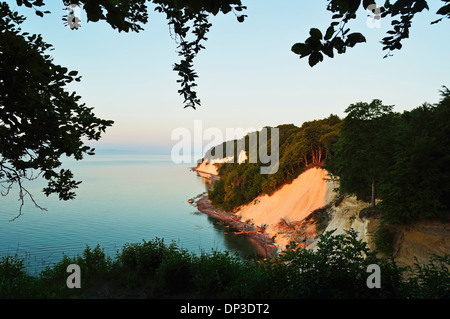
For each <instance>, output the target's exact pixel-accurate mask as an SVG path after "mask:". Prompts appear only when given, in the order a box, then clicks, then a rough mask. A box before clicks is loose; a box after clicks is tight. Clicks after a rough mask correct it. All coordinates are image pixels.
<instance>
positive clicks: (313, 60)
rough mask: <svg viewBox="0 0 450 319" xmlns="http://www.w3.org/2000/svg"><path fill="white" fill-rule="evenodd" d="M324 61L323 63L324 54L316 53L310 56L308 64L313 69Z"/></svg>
mask: <svg viewBox="0 0 450 319" xmlns="http://www.w3.org/2000/svg"><path fill="white" fill-rule="evenodd" d="M322 61H323V54H322V53H320V52H317V51H315V52H313V53H311V55H310V56H309V60H308V63H309V65H310V66H311V67H313V66H315V65H316V64H317V63H319V62H322Z"/></svg>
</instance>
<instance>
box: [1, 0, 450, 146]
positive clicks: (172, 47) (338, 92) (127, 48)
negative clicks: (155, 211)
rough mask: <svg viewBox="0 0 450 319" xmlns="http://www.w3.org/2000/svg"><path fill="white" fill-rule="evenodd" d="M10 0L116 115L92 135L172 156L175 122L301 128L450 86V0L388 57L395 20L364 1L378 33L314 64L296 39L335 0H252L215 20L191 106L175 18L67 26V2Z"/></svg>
mask: <svg viewBox="0 0 450 319" xmlns="http://www.w3.org/2000/svg"><path fill="white" fill-rule="evenodd" d="M6 2H7V3H8V4H9V5H10V7H11V8H12V9H13V10H17V11H18V12H19V13H22V14H24V15H26V16H27V21H26V22H25V23H24V24H23V25H22V29H23V30H24V31H27V32H30V33H37V34H42V35H43V38H44V41H45V42H47V43H50V44H52V45H53V47H54V50H53V51H52V52H51V55H52V57H53V58H54V63H56V64H60V65H62V66H65V67H67V68H68V69H69V70H77V71H78V72H79V75H81V76H82V81H81V82H79V83H75V82H74V83H73V84H70V86H69V87H68V90H70V91H75V92H76V93H77V95H80V96H81V97H82V99H81V101H82V102H84V103H86V105H87V106H89V107H94V113H95V114H96V115H97V116H99V117H101V118H104V119H110V120H114V121H115V124H114V125H113V127H110V128H109V129H107V131H106V134H104V135H103V137H102V139H101V140H100V141H99V142H95V143H92V142H89V143H88V144H89V145H92V146H94V147H96V148H97V150H99V151H102V150H128V151H136V152H146V153H152V154H170V151H171V149H172V148H173V147H174V145H175V144H176V143H177V140H172V133H173V132H174V130H176V129H177V128H186V129H188V130H189V131H190V132H192V139H194V138H195V136H194V135H195V134H194V132H195V129H194V126H195V123H201V127H202V129H203V130H206V129H207V128H215V129H216V130H218V131H220V132H223V137H224V138H225V139H226V129H238V128H243V129H250V128H256V129H258V128H261V127H264V126H277V125H280V124H294V125H297V126H301V125H302V123H303V122H305V121H311V120H314V119H321V118H325V117H328V116H329V115H330V114H337V115H338V116H341V117H344V116H345V112H344V111H345V109H346V108H347V107H348V106H349V105H350V104H352V103H357V102H370V101H372V100H373V99H380V100H382V101H383V103H384V104H387V105H394V106H395V107H394V110H395V111H398V112H402V111H404V110H411V109H413V108H416V107H418V106H420V105H422V104H423V103H424V102H429V103H436V102H438V101H439V90H440V89H441V87H442V85H446V86H449V87H450V83H449V78H448V74H449V71H450V64H448V57H449V56H450V42H449V41H446V40H445V39H447V38H448V33H449V32H448V31H449V30H450V21H448V20H444V21H441V22H440V23H438V24H435V25H431V24H430V22H431V21H434V20H436V19H437V17H436V15H435V12H436V11H437V10H438V9H439V6H442V2H440V1H429V5H430V10H429V11H428V12H424V13H422V14H419V15H417V16H416V18H415V19H414V21H413V27H412V29H411V32H410V38H409V39H407V40H405V41H404V42H403V48H402V50H400V51H396V52H395V53H394V56H392V57H389V58H387V59H383V56H384V55H385V51H383V50H382V44H381V43H380V40H381V39H382V38H383V37H384V36H385V35H386V31H388V30H389V27H390V23H389V21H388V20H383V19H382V20H381V21H380V27H379V28H373V27H372V28H371V27H369V26H368V23H367V15H366V12H364V11H362V12H361V13H360V14H359V15H358V19H357V20H356V21H354V22H352V23H351V24H350V25H349V27H351V28H352V32H361V33H363V34H364V35H365V37H366V39H367V43H363V44H358V45H356V46H355V47H354V48H351V49H348V50H347V52H346V53H345V54H343V55H337V54H336V55H335V58H333V59H329V58H327V57H325V59H324V61H323V62H322V63H319V64H318V65H316V66H315V67H313V68H311V67H310V66H309V65H308V63H307V60H306V59H299V57H298V56H297V55H295V54H293V53H292V52H291V47H292V45H293V44H295V43H297V42H303V41H304V40H305V39H306V38H308V36H309V30H310V28H312V27H317V28H319V29H321V30H322V31H325V30H326V27H327V26H328V25H329V23H330V22H331V15H332V14H331V13H330V12H328V11H327V10H326V5H327V1H325V0H315V1H298V0H285V1H282V2H281V1H277V2H275V1H268V0H243V3H244V5H246V6H247V8H248V9H247V12H246V13H245V14H247V15H248V17H247V18H246V19H245V22H243V23H239V22H238V21H237V20H236V17H235V16H234V14H233V13H230V14H227V15H223V14H219V15H217V16H215V17H212V18H211V20H210V21H211V23H212V25H213V26H212V28H211V31H210V33H209V34H208V41H207V42H206V44H205V47H206V49H205V50H203V51H202V52H200V54H199V55H198V56H197V58H196V60H195V70H196V72H197V74H198V75H199V78H198V80H197V84H198V87H197V92H198V95H199V97H200V99H201V101H202V105H201V106H200V107H198V108H197V109H196V110H194V109H191V108H183V106H184V105H183V99H182V97H181V96H180V95H179V94H178V92H177V91H178V89H179V85H178V83H177V82H176V81H177V79H178V76H177V74H176V72H174V71H173V70H172V66H173V64H174V63H176V62H178V61H179V57H178V56H177V53H176V43H175V42H174V40H173V39H172V38H171V36H170V33H169V27H168V25H167V22H166V20H165V16H164V15H163V14H161V13H158V12H154V11H153V10H152V8H153V7H151V9H150V10H149V22H148V23H147V24H146V25H145V26H144V29H145V30H144V31H141V32H140V33H123V32H122V33H119V32H118V31H117V30H114V29H112V28H111V27H110V26H109V24H107V23H106V22H102V21H101V22H96V23H93V22H87V21H86V16H85V13H84V12H82V16H81V25H82V27H81V28H80V29H78V30H71V29H70V28H68V27H65V26H64V23H63V21H62V16H63V15H64V14H65V12H64V10H63V9H64V7H63V5H62V1H58V0H52V1H50V0H47V1H44V2H46V7H45V10H50V11H51V14H49V15H46V16H45V17H44V18H40V17H38V16H36V15H35V14H34V12H33V11H34V10H33V9H27V8H25V7H18V6H17V5H16V1H13V0H8V1H6ZM196 121H197V122H196ZM199 121H201V122H199ZM207 143H208V141H204V144H207Z"/></svg>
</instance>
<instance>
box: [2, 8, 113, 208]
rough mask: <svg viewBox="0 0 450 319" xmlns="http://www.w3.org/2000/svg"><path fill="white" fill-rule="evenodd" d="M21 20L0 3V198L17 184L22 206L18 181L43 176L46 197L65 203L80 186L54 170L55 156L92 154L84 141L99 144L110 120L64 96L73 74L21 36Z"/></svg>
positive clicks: (38, 43)
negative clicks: (99, 116)
mask: <svg viewBox="0 0 450 319" xmlns="http://www.w3.org/2000/svg"><path fill="white" fill-rule="evenodd" d="M24 20H25V18H24V17H22V16H19V15H18V14H17V13H13V12H12V11H11V10H10V9H9V6H8V5H7V4H6V3H4V2H2V3H0V182H1V184H2V186H3V187H4V189H3V190H2V195H6V194H8V192H9V191H10V189H11V188H12V186H13V185H15V184H17V185H18V186H19V196H20V200H21V202H22V205H23V202H24V197H25V196H30V198H31V199H33V198H32V195H31V194H30V192H29V191H28V190H27V189H26V188H25V186H24V185H23V181H24V180H32V179H35V178H37V177H38V176H42V177H44V178H45V179H46V180H48V185H47V187H46V188H45V189H44V192H45V194H46V195H50V194H52V193H55V194H58V196H59V198H60V199H62V200H68V199H71V198H73V197H74V196H75V193H74V192H73V189H75V188H76V187H77V185H78V184H79V183H80V182H76V181H75V180H74V179H73V175H72V172H71V171H70V170H65V169H60V170H59V171H57V169H59V167H60V166H61V161H60V158H61V157H62V156H68V157H74V158H75V159H76V160H80V159H82V158H83V156H84V155H85V154H88V155H91V154H93V151H94V150H93V149H92V148H91V147H89V146H87V145H85V144H84V141H85V140H98V139H99V138H100V136H101V134H102V133H103V132H105V130H106V128H107V127H108V126H110V125H112V123H113V122H112V121H107V120H103V119H100V118H98V117H96V116H95V115H94V113H93V112H92V108H89V107H87V106H85V105H84V104H80V103H79V100H80V97H79V96H77V95H75V93H69V92H67V90H66V89H65V87H66V85H67V84H68V83H70V82H72V81H74V80H75V81H80V77H79V76H78V73H77V72H76V71H69V70H68V69H67V68H65V67H62V66H59V65H56V64H54V63H53V61H52V60H53V59H52V58H51V56H50V55H49V51H51V49H52V46H51V45H49V44H47V43H45V42H44V41H43V39H42V36H40V35H35V34H29V33H27V32H23V31H22V30H21V29H20V24H21V23H22V22H23V21H24ZM33 201H34V200H33ZM35 204H36V205H38V204H37V203H35ZM21 207H22V206H21ZM19 214H20V213H19Z"/></svg>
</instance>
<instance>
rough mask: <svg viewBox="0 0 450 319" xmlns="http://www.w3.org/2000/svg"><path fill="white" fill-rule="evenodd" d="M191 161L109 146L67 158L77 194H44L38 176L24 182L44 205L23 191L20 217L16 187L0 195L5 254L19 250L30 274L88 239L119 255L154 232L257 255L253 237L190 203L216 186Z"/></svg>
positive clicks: (0, 245)
mask: <svg viewBox="0 0 450 319" xmlns="http://www.w3.org/2000/svg"><path fill="white" fill-rule="evenodd" d="M192 166H193V164H176V163H174V162H173V161H172V159H171V157H170V155H148V154H132V153H131V154H124V153H117V154H115V153H106V154H97V155H94V156H88V157H86V158H84V159H83V160H81V161H75V160H72V159H65V160H64V161H63V165H62V168H66V169H70V170H71V171H72V172H73V174H74V178H75V179H76V180H79V181H82V183H81V184H80V185H79V187H78V188H77V189H76V190H75V192H76V197H75V199H73V200H69V201H62V200H59V199H58V196H57V195H50V196H48V197H47V196H45V195H44V194H43V192H42V189H43V187H45V186H46V181H45V180H43V179H39V178H38V179H36V180H34V181H31V182H27V183H26V184H25V187H26V188H27V190H28V191H29V192H30V193H31V194H32V195H33V199H34V201H35V202H36V203H37V204H38V205H39V206H41V207H42V208H45V210H42V209H40V208H37V207H36V206H35V205H34V203H33V201H32V200H31V199H30V198H29V197H25V198H24V202H25V203H24V206H23V208H22V214H21V215H20V216H19V217H17V216H18V214H19V209H20V205H21V202H20V200H19V193H18V188H17V187H15V188H13V189H12V190H11V191H10V192H9V194H8V195H6V196H0V258H1V257H6V256H15V255H17V256H18V257H20V258H22V259H23V260H24V265H25V268H26V270H27V272H28V273H30V274H32V275H38V274H39V273H40V271H42V270H43V269H44V268H45V267H47V266H50V267H51V266H52V265H53V264H55V263H57V262H59V261H60V260H61V259H62V257H63V256H64V255H66V256H68V257H74V256H76V255H82V252H83V250H84V249H85V248H86V247H87V246H89V247H90V248H95V247H96V246H97V245H99V246H100V248H102V249H103V250H104V252H105V253H106V255H108V256H110V257H111V258H114V257H115V256H116V254H117V252H120V250H121V249H122V248H123V247H124V245H125V244H127V243H142V242H143V241H150V240H152V239H155V238H159V239H162V240H164V242H165V243H167V244H169V243H172V242H175V243H176V244H177V245H178V246H179V247H180V248H183V249H186V250H188V251H190V252H192V253H194V254H202V253H211V252H213V251H221V252H225V251H228V252H230V253H232V254H235V255H238V256H239V257H240V258H243V259H252V258H257V252H256V249H255V248H254V247H253V246H252V244H251V243H250V242H248V241H247V240H246V239H245V238H242V237H239V236H237V235H234V234H233V233H232V232H230V231H229V230H228V229H227V228H226V227H225V226H224V225H221V224H220V223H218V221H216V220H214V219H212V218H211V217H209V216H207V215H205V214H204V213H201V212H199V211H198V210H197V208H196V206H195V203H189V199H191V198H194V197H196V196H198V195H200V194H202V193H205V192H206V191H207V190H208V189H209V188H210V187H211V184H210V181H209V180H207V179H205V178H202V177H200V176H198V175H197V173H196V172H194V171H192ZM3 191H4V190H3Z"/></svg>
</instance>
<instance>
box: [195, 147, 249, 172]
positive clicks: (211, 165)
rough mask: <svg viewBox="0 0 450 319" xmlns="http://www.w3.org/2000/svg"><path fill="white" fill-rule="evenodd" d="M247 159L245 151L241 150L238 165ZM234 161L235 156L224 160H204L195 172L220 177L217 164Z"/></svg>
mask: <svg viewBox="0 0 450 319" xmlns="http://www.w3.org/2000/svg"><path fill="white" fill-rule="evenodd" d="M246 159H247V154H246V152H245V151H244V150H241V152H240V153H239V156H238V164H241V163H243V162H245V160H246ZM233 160H234V157H233V156H229V157H224V158H213V159H211V160H209V159H204V160H203V162H202V163H200V164H199V165H197V167H196V168H195V170H196V171H199V172H202V173H207V174H211V175H219V172H218V168H217V165H216V164H222V163H231V162H233Z"/></svg>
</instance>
